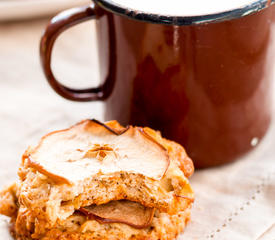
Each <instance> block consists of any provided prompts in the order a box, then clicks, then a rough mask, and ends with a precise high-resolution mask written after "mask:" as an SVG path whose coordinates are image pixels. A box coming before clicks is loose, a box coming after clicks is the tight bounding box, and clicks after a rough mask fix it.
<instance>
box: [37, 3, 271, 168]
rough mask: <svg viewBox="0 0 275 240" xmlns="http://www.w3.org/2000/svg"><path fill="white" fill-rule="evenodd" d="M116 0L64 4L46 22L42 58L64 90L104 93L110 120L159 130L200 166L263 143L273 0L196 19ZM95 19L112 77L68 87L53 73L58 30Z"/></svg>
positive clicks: (86, 95)
mask: <svg viewBox="0 0 275 240" xmlns="http://www.w3.org/2000/svg"><path fill="white" fill-rule="evenodd" d="M110 2H112V1H110ZM110 2H109V1H108V0H105V1H104V0H97V1H96V2H94V3H92V4H91V5H90V6H85V7H80V8H76V9H71V10H68V11H65V12H63V13H61V14H59V15H58V16H56V17H55V18H53V19H52V21H51V22H50V23H49V25H48V26H47V28H46V31H45V33H44V35H43V37H42V39H41V62H42V66H43V69H44V73H45V75H46V78H47V80H48V81H49V83H50V85H51V86H52V87H53V89H54V90H55V91H56V92H57V93H58V94H60V95H61V96H63V97H65V98H67V99H69V100H74V101H95V100H104V101H105V102H106V113H105V118H106V120H111V119H116V120H118V121H119V122H120V123H121V124H125V125H126V124H132V125H141V126H149V127H152V128H154V129H157V130H160V131H161V132H162V134H163V135H164V137H166V138H168V139H172V140H175V141H177V142H179V143H181V144H182V145H183V146H184V147H185V148H186V150H187V152H188V154H189V156H190V157H191V158H192V159H193V161H194V163H195V166H196V167H200V168H204V167H209V166H215V165H219V164H222V163H227V162H231V161H234V160H236V159H238V158H239V157H241V156H242V155H243V154H245V153H247V152H248V151H249V150H251V149H253V148H254V147H255V146H256V145H257V144H258V143H259V141H260V140H261V139H262V138H263V136H264V135H265V133H266V131H267V129H268V127H269V125H270V121H271V112H272V111H271V108H272V104H271V103H272V88H271V85H272V78H273V76H274V71H273V69H274V60H275V59H274V57H275V51H274V43H275V42H274V37H275V32H274V30H275V27H274V26H275V24H274V13H275V4H272V3H274V1H263V0H262V1H257V3H258V5H255V4H254V5H253V6H252V5H249V6H246V7H244V8H242V9H237V10H234V11H228V12H222V13H217V14H209V15H204V16H193V17H192V16H191V17H190V16H188V17H184V16H179V17H171V16H164V15H154V14H146V13H136V12H134V11H132V10H131V11H130V10H129V9H124V8H118V7H117V6H116V5H112V4H110ZM255 2H256V1H255ZM246 11H247V12H246ZM89 19H95V21H96V23H97V37H98V51H99V58H100V71H101V72H102V73H104V72H107V77H106V78H105V79H102V84H101V85H100V86H99V87H97V88H91V89H84V90H76V89H71V88H69V87H66V86H64V85H62V84H60V83H59V82H58V81H57V80H56V79H55V77H54V74H53V72H52V70H51V54H52V53H51V52H52V48H53V45H54V42H55V40H56V38H57V37H58V36H59V34H60V33H61V32H63V31H64V30H66V29H67V28H69V27H71V26H73V25H76V24H78V23H80V22H83V21H86V20H89ZM80 41H81V40H80Z"/></svg>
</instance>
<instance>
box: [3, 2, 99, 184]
mask: <svg viewBox="0 0 275 240" xmlns="http://www.w3.org/2000/svg"><path fill="white" fill-rule="evenodd" d="M89 3H90V1H89V0H1V1H0V152H1V154H2V155H1V159H0V176H1V177H2V178H1V179H4V181H1V183H0V186H2V185H5V184H7V183H9V182H10V181H11V179H12V180H13V179H15V178H16V172H17V169H18V166H19V163H20V160H21V159H20V158H21V156H22V154H23V152H24V151H25V149H26V148H27V146H29V145H30V144H32V143H34V144H35V143H36V142H37V141H38V140H39V139H40V137H41V136H43V135H45V134H46V133H48V132H49V131H52V130H57V129H62V128H66V127H68V126H70V125H72V124H74V123H75V122H77V121H79V120H81V119H84V118H89V117H90V118H91V117H93V118H98V119H102V103H76V102H71V101H68V100H65V99H63V98H61V97H60V96H58V95H57V94H56V93H54V91H53V90H52V89H51V88H50V86H49V85H48V83H47V81H46V79H45V77H44V74H43V72H42V69H41V67H40V59H39V42H40V37H41V35H42V33H43V30H44V29H45V27H46V25H47V23H48V22H49V20H50V19H51V18H52V17H53V16H54V15H55V14H57V13H58V12H60V11H62V10H64V9H69V8H71V7H74V6H81V5H86V4H89ZM91 39H92V40H91ZM80 42H81V44H80ZM96 47H97V46H96V36H95V24H94V22H93V21H88V22H86V23H83V24H80V25H78V26H77V27H73V28H71V29H69V30H68V31H66V32H65V33H64V34H62V35H61V36H60V38H59V39H58V40H57V42H56V45H55V47H54V53H53V66H54V68H53V70H54V73H55V75H56V76H57V78H58V79H60V81H62V82H63V83H66V84H67V85H70V86H76V83H77V87H84V86H92V85H96V84H97V82H98V80H99V77H98V75H99V74H98V61H97V51H96ZM7 166H9V167H7ZM10 166H12V168H11V167H10Z"/></svg>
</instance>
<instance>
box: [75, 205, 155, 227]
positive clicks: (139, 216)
mask: <svg viewBox="0 0 275 240" xmlns="http://www.w3.org/2000/svg"><path fill="white" fill-rule="evenodd" d="M80 211H81V212H82V213H84V214H85V215H86V216H88V217H89V218H90V219H94V220H97V221H98V222H100V223H124V224H127V225H129V226H132V227H134V228H138V229H141V228H146V227H148V226H150V224H151V222H152V219H153V216H154V212H155V209H154V208H147V207H145V206H143V205H141V204H140V203H137V202H131V201H128V200H120V201H111V202H109V203H107V204H103V205H92V206H89V207H84V208H81V209H80Z"/></svg>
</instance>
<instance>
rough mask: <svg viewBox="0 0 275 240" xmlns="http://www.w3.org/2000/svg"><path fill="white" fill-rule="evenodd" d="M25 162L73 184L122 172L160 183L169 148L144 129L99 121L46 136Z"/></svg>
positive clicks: (54, 178) (80, 124) (165, 167)
mask: <svg viewBox="0 0 275 240" xmlns="http://www.w3.org/2000/svg"><path fill="white" fill-rule="evenodd" d="M112 127H115V128H112ZM25 159H26V160H27V161H26V163H27V164H28V165H29V167H32V168H34V169H36V170H37V171H39V172H41V173H43V174H45V175H47V176H48V177H50V178H52V179H53V180H55V181H56V182H61V183H62V182H63V183H70V184H74V183H76V182H77V181H81V180H84V179H86V178H89V177H91V176H93V175H95V174H97V173H103V174H108V173H114V172H121V171H123V172H129V173H137V174H142V175H144V176H146V177H150V178H152V179H155V180H160V179H161V178H162V177H163V175H164V174H165V172H166V170H167V168H168V166H169V155H168V152H167V150H166V148H164V147H163V146H162V145H161V144H159V143H158V142H157V141H155V140H154V139H153V138H152V137H150V136H149V135H148V134H146V133H145V132H144V131H143V129H142V128H139V127H132V126H129V127H128V128H123V127H121V126H120V125H119V124H118V123H117V122H116V121H112V122H109V123H107V124H103V123H100V122H98V121H96V120H86V121H83V122H81V123H79V124H77V125H75V126H73V127H71V128H69V129H66V130H63V131H57V132H53V133H51V134H48V135H46V136H45V137H44V138H42V140H41V142H40V144H39V145H38V146H37V147H36V148H34V149H33V150H32V151H30V152H29V153H28V154H27V156H26V157H25Z"/></svg>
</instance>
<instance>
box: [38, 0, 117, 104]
mask: <svg viewBox="0 0 275 240" xmlns="http://www.w3.org/2000/svg"><path fill="white" fill-rule="evenodd" d="M102 15H103V13H102V10H101V9H100V8H97V7H96V6H95V4H94V3H92V4H91V5H89V6H84V7H77V8H73V9H70V10H66V11H64V12H61V13H59V14H58V15H57V16H55V17H54V18H53V19H52V20H51V21H50V23H49V24H48V26H47V27H46V30H45V32H44V34H43V36H42V38H41V42H40V59H41V64H42V68H43V71H44V74H45V76H46V78H47V80H48V82H49V84H50V85H51V87H52V88H53V89H54V90H55V91H56V92H57V93H58V94H59V95H61V96H62V97H64V98H66V99H69V100H72V101H81V102H84V101H96V100H104V99H106V98H107V97H108V96H109V95H110V94H111V92H112V89H113V85H114V76H115V71H116V59H115V56H116V55H115V54H114V53H115V42H114V39H113V40H112V41H111V40H109V47H110V49H111V50H110V57H109V70H108V75H107V78H106V80H105V82H104V83H103V84H102V85H100V86H99V87H96V88H88V89H81V90H78V89H72V88H69V87H66V86H64V85H63V84H61V83H59V82H58V81H57V80H56V78H55V76H54V74H53V72H52V68H51V58H52V49H53V46H54V43H55V40H56V39H57V37H58V36H59V35H60V34H61V33H62V32H63V31H65V30H66V29H68V28H70V27H72V26H74V25H77V24H79V23H82V22H84V21H87V20H90V19H96V18H97V17H100V16H102ZM107 18H108V24H109V27H108V28H109V39H111V38H110V36H111V35H113V36H114V30H113V29H114V27H113V20H112V18H111V17H110V16H109V15H107Z"/></svg>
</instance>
